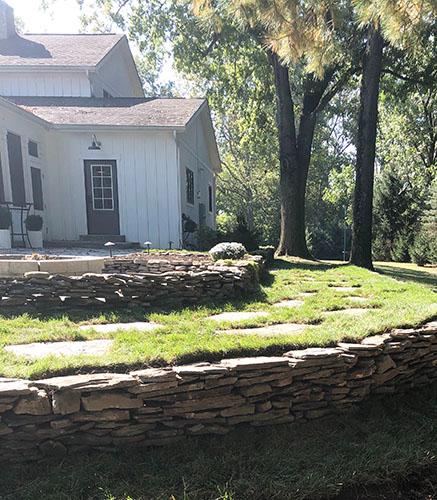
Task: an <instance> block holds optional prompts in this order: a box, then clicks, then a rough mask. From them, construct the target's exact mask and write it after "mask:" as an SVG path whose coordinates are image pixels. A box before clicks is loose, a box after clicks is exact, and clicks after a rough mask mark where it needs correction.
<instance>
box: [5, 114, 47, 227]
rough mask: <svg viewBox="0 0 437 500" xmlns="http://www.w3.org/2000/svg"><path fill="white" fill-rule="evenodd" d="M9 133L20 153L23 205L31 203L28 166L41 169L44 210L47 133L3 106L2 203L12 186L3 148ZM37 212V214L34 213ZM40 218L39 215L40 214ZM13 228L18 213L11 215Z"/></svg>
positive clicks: (8, 195) (9, 198) (10, 191)
mask: <svg viewBox="0 0 437 500" xmlns="http://www.w3.org/2000/svg"><path fill="white" fill-rule="evenodd" d="M8 132H11V133H13V134H15V135H18V136H19V137H20V138H21V152H22V156H23V174H24V185H25V195H26V202H27V203H33V201H34V200H33V189H32V177H31V170H30V169H31V167H36V168H39V169H41V174H42V184H43V198H44V208H46V194H47V193H46V189H45V180H46V178H47V176H46V171H47V168H46V165H47V161H46V154H47V151H46V144H47V135H48V131H47V129H46V128H44V127H43V126H42V125H40V124H39V123H36V122H35V121H34V120H32V119H29V118H27V117H26V116H23V115H20V114H17V113H16V112H13V111H11V110H9V109H7V108H5V107H3V106H2V107H1V108H0V161H1V169H2V178H3V185H4V191H5V200H6V201H12V187H11V176H10V170H9V158H8V147H7V134H8ZM29 141H33V142H36V143H37V145H38V158H34V157H32V156H30V155H29V153H28V142H29ZM38 213H41V212H38ZM42 215H43V214H42ZM13 216H14V225H15V227H17V224H19V217H18V213H15V212H14V213H13ZM46 228H47V225H46V224H45V228H44V231H46Z"/></svg>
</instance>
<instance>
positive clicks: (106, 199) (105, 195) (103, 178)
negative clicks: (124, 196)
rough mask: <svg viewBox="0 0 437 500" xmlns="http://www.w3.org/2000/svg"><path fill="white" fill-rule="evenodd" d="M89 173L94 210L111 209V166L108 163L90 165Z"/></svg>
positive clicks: (112, 204) (112, 196) (112, 193)
mask: <svg viewBox="0 0 437 500" xmlns="http://www.w3.org/2000/svg"><path fill="white" fill-rule="evenodd" d="M91 173H92V175H91V182H92V188H93V190H92V193H93V208H94V210H113V209H114V186H113V178H112V167H111V166H110V165H92V166H91ZM102 186H104V187H102Z"/></svg>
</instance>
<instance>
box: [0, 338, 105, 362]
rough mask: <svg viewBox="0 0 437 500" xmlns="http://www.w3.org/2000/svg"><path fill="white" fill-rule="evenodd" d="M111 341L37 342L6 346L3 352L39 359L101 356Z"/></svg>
mask: <svg viewBox="0 0 437 500" xmlns="http://www.w3.org/2000/svg"><path fill="white" fill-rule="evenodd" d="M112 343H113V340H107V339H104V340H86V341H78V342H39V343H34V344H22V345H8V346H5V351H8V352H11V353H13V354H15V355H16V356H25V357H27V358H30V359H39V358H43V357H45V356H50V355H53V356H77V355H79V354H88V355H91V356H103V355H104V354H107V352H108V351H109V349H110V348H111V346H112Z"/></svg>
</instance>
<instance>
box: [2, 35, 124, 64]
mask: <svg viewBox="0 0 437 500" xmlns="http://www.w3.org/2000/svg"><path fill="white" fill-rule="evenodd" d="M121 38H123V35H116V34H99V35H31V34H30V35H21V36H18V35H17V36H13V37H11V38H7V39H6V40H0V69H1V67H2V66H3V67H4V66H12V65H13V66H15V67H17V66H40V67H46V66H49V67H53V66H96V65H97V64H98V63H99V62H100V61H101V60H102V59H103V57H105V55H106V54H107V53H108V52H109V51H110V50H111V48H112V47H114V45H115V44H116V43H118V42H119V41H120V39H121Z"/></svg>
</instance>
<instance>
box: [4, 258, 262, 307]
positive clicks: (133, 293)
mask: <svg viewBox="0 0 437 500" xmlns="http://www.w3.org/2000/svg"><path fill="white" fill-rule="evenodd" d="M261 269H262V259H261V258H258V259H254V260H250V261H247V262H244V261H238V262H236V263H235V264H234V265H228V266H227V265H218V264H214V265H209V266H208V269H206V270H197V271H196V272H193V271H179V270H175V271H170V272H163V273H160V274H155V273H152V274H150V273H140V272H137V273H131V274H129V273H127V274H92V273H87V274H84V275H82V276H77V277H76V276H66V275H63V274H50V273H44V272H31V273H26V275H25V276H23V277H19V278H18V277H17V278H0V297H1V300H0V308H3V307H24V306H35V307H37V308H45V309H47V308H58V307H69V308H71V307H82V306H85V307H90V306H103V305H112V306H119V305H123V304H129V305H131V306H134V305H140V306H149V305H151V304H156V305H160V304H166V305H167V304H169V303H175V304H178V303H194V302H197V301H199V300H203V299H209V300H211V299H212V300H223V299H231V298H237V297H240V296H242V295H244V294H247V293H252V292H254V291H256V290H257V289H258V286H259V276H260V273H261Z"/></svg>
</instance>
